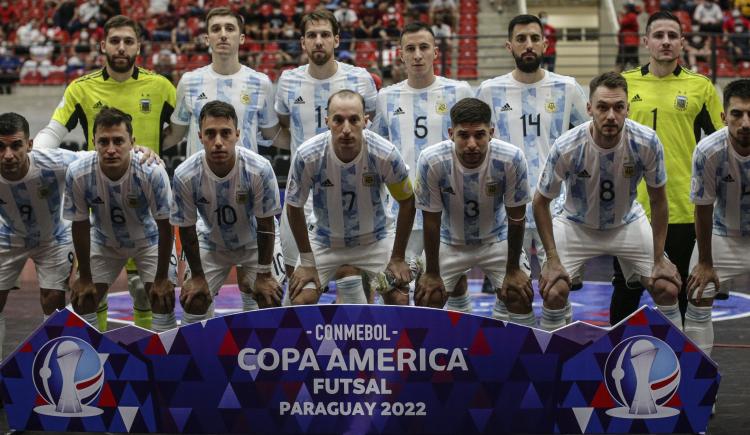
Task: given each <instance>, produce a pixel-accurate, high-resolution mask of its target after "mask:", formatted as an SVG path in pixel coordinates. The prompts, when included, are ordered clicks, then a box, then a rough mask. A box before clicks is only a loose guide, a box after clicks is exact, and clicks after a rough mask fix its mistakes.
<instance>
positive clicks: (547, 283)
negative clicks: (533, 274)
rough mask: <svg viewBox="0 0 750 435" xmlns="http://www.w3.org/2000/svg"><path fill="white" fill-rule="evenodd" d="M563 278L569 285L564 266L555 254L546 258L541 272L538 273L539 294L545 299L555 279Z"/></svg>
mask: <svg viewBox="0 0 750 435" xmlns="http://www.w3.org/2000/svg"><path fill="white" fill-rule="evenodd" d="M559 280H563V281H565V283H566V284H567V285H568V287H570V285H571V281H570V275H568V271H567V270H565V267H564V266H563V265H562V263H561V262H560V259H559V258H558V257H557V256H554V257H550V258H547V261H546V262H545V263H544V266H542V273H541V274H540V275H539V294H541V295H542V298H543V299H545V300H546V299H547V295H548V293H549V291H550V290H551V289H552V287H553V286H554V285H555V283H557V281H559Z"/></svg>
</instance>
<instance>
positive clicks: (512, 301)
mask: <svg viewBox="0 0 750 435" xmlns="http://www.w3.org/2000/svg"><path fill="white" fill-rule="evenodd" d="M501 300H502V301H503V303H504V304H505V307H506V308H507V309H508V311H510V312H512V313H528V312H529V311H530V310H531V303H530V302H527V301H526V300H525V299H524V298H523V296H522V295H521V294H520V293H518V292H516V291H514V290H508V291H507V292H506V295H505V298H504V299H501Z"/></svg>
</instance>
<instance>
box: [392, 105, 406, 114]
mask: <svg viewBox="0 0 750 435" xmlns="http://www.w3.org/2000/svg"><path fill="white" fill-rule="evenodd" d="M404 113H406V112H404V109H402V108H401V107H399V108H398V109H396V110H394V111H393V114H394V115H403V114H404Z"/></svg>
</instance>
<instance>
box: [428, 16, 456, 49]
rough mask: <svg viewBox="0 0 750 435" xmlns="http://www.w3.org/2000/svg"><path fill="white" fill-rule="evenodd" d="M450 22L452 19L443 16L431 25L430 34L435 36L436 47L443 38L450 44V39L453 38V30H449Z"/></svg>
mask: <svg viewBox="0 0 750 435" xmlns="http://www.w3.org/2000/svg"><path fill="white" fill-rule="evenodd" d="M452 22H453V17H451V16H450V15H449V14H444V15H443V16H441V17H440V18H439V19H438V20H437V22H435V23H434V24H433V25H432V33H434V34H435V42H436V44H437V45H438V46H439V45H440V43H441V42H442V39H443V38H445V39H446V40H447V42H448V44H450V38H451V36H453V30H452V29H451V23H452Z"/></svg>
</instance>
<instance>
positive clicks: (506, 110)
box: [500, 103, 513, 112]
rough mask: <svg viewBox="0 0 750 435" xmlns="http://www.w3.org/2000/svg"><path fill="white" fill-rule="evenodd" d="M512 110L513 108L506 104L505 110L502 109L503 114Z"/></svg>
mask: <svg viewBox="0 0 750 435" xmlns="http://www.w3.org/2000/svg"><path fill="white" fill-rule="evenodd" d="M511 110H513V108H512V107H510V104H509V103H505V105H504V106H503V108H502V109H500V111H501V112H510V111H511Z"/></svg>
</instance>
